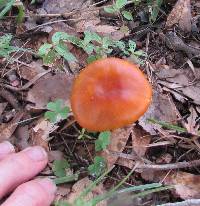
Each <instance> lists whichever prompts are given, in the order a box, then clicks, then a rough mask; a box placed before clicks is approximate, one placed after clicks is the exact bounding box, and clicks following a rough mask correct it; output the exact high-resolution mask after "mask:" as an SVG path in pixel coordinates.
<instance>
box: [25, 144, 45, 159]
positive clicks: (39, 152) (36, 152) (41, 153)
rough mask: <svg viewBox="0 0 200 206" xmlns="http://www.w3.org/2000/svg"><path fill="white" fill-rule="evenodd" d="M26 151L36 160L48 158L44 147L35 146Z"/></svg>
mask: <svg viewBox="0 0 200 206" xmlns="http://www.w3.org/2000/svg"><path fill="white" fill-rule="evenodd" d="M23 152H25V153H26V154H27V155H28V156H29V157H30V158H31V159H32V160H34V161H43V160H46V159H47V153H46V151H45V149H44V148H42V147H39V146H35V147H29V148H27V149H25V150H24V151H23Z"/></svg>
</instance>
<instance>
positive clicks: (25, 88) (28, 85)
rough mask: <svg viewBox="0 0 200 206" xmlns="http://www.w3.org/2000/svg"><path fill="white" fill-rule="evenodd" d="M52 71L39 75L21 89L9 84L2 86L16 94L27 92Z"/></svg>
mask: <svg viewBox="0 0 200 206" xmlns="http://www.w3.org/2000/svg"><path fill="white" fill-rule="evenodd" d="M50 71H51V70H47V71H45V72H42V73H39V74H38V75H36V76H35V77H34V78H33V79H32V80H30V81H29V82H28V83H27V84H25V85H24V86H22V87H21V88H17V87H13V86H10V85H8V84H1V85H0V86H2V87H5V88H7V89H10V90H12V91H16V92H20V91H24V90H27V89H28V88H29V87H30V86H32V85H33V84H34V83H35V82H36V81H38V80H39V79H40V78H41V77H43V76H44V75H46V74H48V73H49V72H50Z"/></svg>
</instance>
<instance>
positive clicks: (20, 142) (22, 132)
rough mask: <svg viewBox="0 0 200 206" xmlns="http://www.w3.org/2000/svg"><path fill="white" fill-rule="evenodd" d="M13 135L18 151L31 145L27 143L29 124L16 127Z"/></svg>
mask: <svg viewBox="0 0 200 206" xmlns="http://www.w3.org/2000/svg"><path fill="white" fill-rule="evenodd" d="M15 137H16V141H15V145H16V146H17V148H18V149H19V150H20V151H21V150H24V149H26V148H27V147H30V146H31V145H30V143H29V126H28V125H21V126H19V127H17V129H16V131H15Z"/></svg>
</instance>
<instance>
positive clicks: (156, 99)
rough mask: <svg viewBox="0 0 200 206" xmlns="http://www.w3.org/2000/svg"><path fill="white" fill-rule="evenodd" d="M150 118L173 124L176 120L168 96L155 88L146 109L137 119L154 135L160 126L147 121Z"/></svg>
mask: <svg viewBox="0 0 200 206" xmlns="http://www.w3.org/2000/svg"><path fill="white" fill-rule="evenodd" d="M151 118H152V119H156V120H159V121H165V122H169V123H170V122H171V123H173V124H174V123H176V122H177V117H176V113H175V112H174V109H173V106H172V104H171V103H170V99H169V97H168V96H166V95H164V94H162V93H160V92H158V91H155V90H154V93H153V99H152V103H151V105H150V107H149V109H148V111H147V112H146V113H145V114H144V115H143V116H142V117H141V118H140V119H139V125H140V126H142V127H143V129H144V130H146V131H147V132H149V133H150V134H151V135H154V134H156V131H155V130H157V129H158V128H160V126H159V125H156V124H152V123H149V122H148V119H151Z"/></svg>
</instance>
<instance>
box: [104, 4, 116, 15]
mask: <svg viewBox="0 0 200 206" xmlns="http://www.w3.org/2000/svg"><path fill="white" fill-rule="evenodd" d="M104 11H105V12H107V13H110V14H113V13H115V12H116V11H117V10H116V8H115V7H113V6H110V7H105V8H104Z"/></svg>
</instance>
